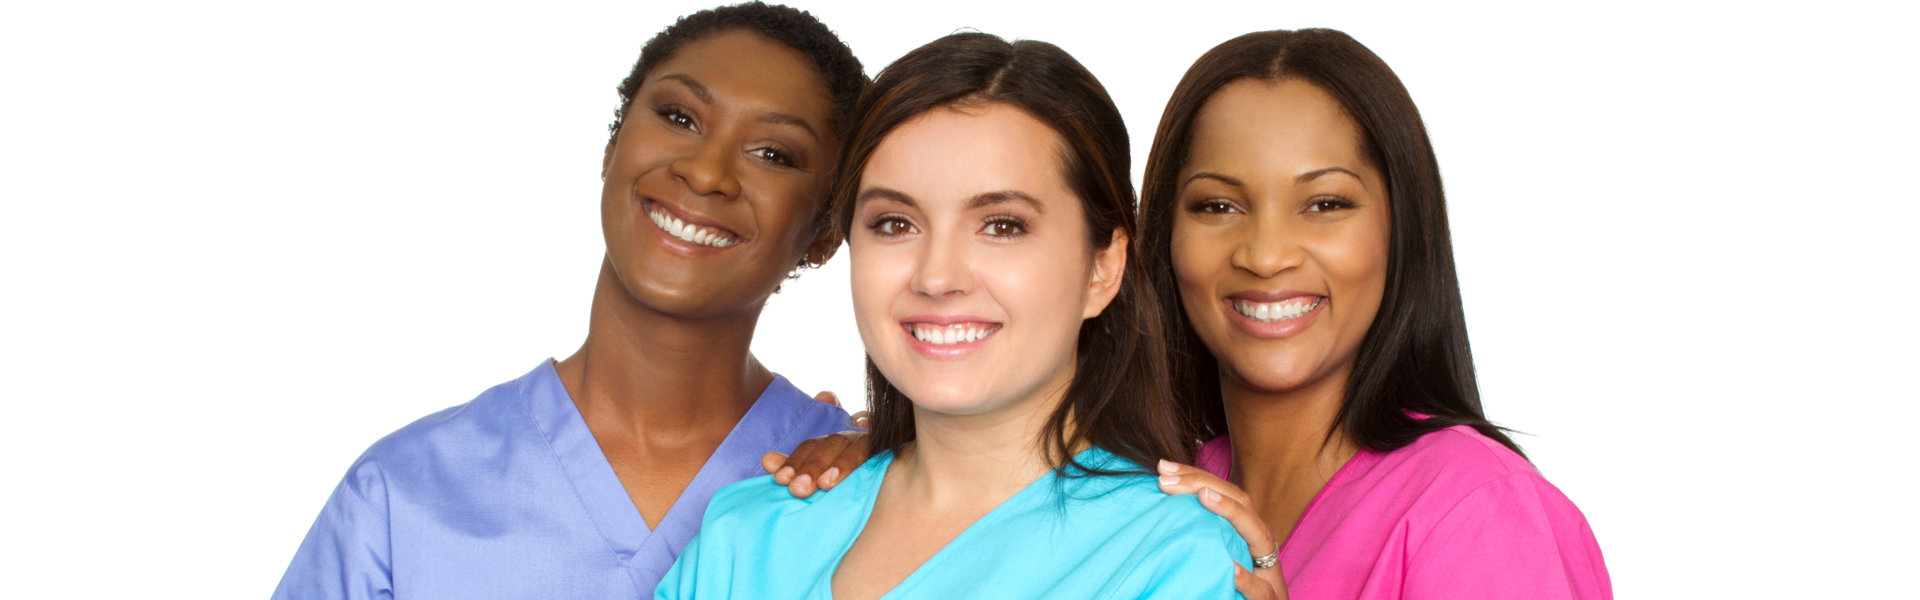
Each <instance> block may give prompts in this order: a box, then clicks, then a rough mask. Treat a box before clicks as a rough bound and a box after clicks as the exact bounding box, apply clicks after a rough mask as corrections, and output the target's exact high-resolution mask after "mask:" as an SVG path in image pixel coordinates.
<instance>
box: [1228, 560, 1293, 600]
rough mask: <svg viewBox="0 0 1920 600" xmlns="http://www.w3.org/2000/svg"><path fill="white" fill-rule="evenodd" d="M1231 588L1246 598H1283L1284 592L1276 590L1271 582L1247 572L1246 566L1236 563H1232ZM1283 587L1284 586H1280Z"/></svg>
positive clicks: (1263, 599) (1259, 599)
mask: <svg viewBox="0 0 1920 600" xmlns="http://www.w3.org/2000/svg"><path fill="white" fill-rule="evenodd" d="M1233 589H1234V591H1237V592H1240V595H1242V596H1246V597H1247V600H1285V599H1286V596H1285V592H1283V591H1277V590H1276V589H1275V588H1274V586H1273V584H1272V583H1268V582H1267V580H1265V579H1261V578H1259V577H1256V576H1254V574H1253V573H1249V572H1247V568H1246V567H1242V566H1240V565H1239V564H1238V563H1235V564H1234V565H1233ZM1281 589H1284V588H1281Z"/></svg>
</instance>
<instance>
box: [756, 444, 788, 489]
mask: <svg viewBox="0 0 1920 600" xmlns="http://www.w3.org/2000/svg"><path fill="white" fill-rule="evenodd" d="M786 464H787V455H785V454H781V453H779V452H768V453H766V454H762V455H760V468H762V469H766V470H767V474H768V475H772V474H773V472H774V471H778V470H780V467H782V466H785V465H786ZM782 485H784V484H782Z"/></svg>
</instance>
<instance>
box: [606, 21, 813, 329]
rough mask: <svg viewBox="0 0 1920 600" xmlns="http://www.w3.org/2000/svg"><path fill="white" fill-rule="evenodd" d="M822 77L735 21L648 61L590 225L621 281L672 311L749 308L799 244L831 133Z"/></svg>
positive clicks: (794, 259)
mask: <svg viewBox="0 0 1920 600" xmlns="http://www.w3.org/2000/svg"><path fill="white" fill-rule="evenodd" d="M830 102H831V101H830V100H829V95H828V90H827V87H826V83H825V82H824V80H822V78H821V77H820V75H819V74H818V73H817V72H816V70H815V69H814V67H813V64H812V62H810V61H809V60H807V58H806V56H805V55H803V54H801V53H800V52H799V51H797V50H794V49H793V48H790V47H787V46H786V45H783V44H781V43H779V42H776V41H773V40H771V39H768V38H766V37H765V36H762V35H759V34H757V33H752V32H749V31H745V30H728V31H722V32H719V33H715V34H712V35H709V36H707V37H704V38H701V39H699V40H695V41H693V42H689V43H688V44H686V45H685V46H683V47H681V48H680V49H679V51H678V52H675V53H674V54H673V56H671V57H669V58H667V59H666V60H664V61H662V62H661V63H660V64H659V65H658V66H656V67H654V68H653V70H652V71H651V72H649V73H648V74H647V79H646V82H645V83H644V84H642V85H641V87H640V90H639V92H638V93H637V94H636V95H635V97H634V101H633V105H632V106H631V107H630V108H629V109H628V112H627V115H626V117H625V119H624V121H623V122H622V124H621V126H620V131H619V133H618V135H617V137H616V139H615V142H614V146H613V147H612V148H611V149H609V151H608V154H607V164H606V168H605V171H604V174H603V175H604V179H605V182H606V183H605V186H604V188H603V189H602V191H601V225H602V228H603V229H604V233H605V235H606V239H607V260H608V261H609V262H610V263H611V264H612V266H613V271H614V273H615V274H616V275H617V276H618V277H619V278H620V281H621V283H622V284H624V285H625V287H626V288H627V290H628V291H629V293H630V294H631V295H632V296H633V297H634V298H636V299H637V300H638V301H639V302H640V303H642V304H645V305H647V306H649V307H652V308H653V309H654V310H658V311H660V312H665V313H669V314H675V315H679V316H684V317H703V316H712V315H721V314H729V313H738V312H752V313H755V314H757V313H758V311H759V309H760V307H761V306H762V305H764V304H765V302H766V299H767V296H768V295H769V294H771V293H772V291H773V289H774V288H775V286H777V285H778V284H779V283H780V281H781V280H782V278H783V277H784V276H785V275H786V274H787V273H788V272H789V271H791V270H792V269H793V268H794V266H795V264H796V263H798V262H799V260H800V257H801V256H802V255H803V254H804V253H806V252H807V251H808V246H809V244H814V245H815V246H817V248H816V251H817V252H821V253H822V254H824V253H825V252H829V251H830V247H831V246H830V245H829V244H828V241H827V240H822V239H816V238H817V236H816V235H815V232H814V231H812V229H811V227H809V224H810V220H811V219H812V217H813V215H814V212H815V210H816V209H817V208H818V206H819V204H820V202H821V200H822V199H823V198H824V197H825V193H826V185H827V183H828V182H827V179H828V178H827V177H826V174H827V173H829V172H831V170H832V167H833V159H834V158H835V157H834V152H835V150H834V149H835V148H836V147H837V140H834V139H832V138H831V137H830V134H831V129H830V128H829V125H828V123H829V107H830Z"/></svg>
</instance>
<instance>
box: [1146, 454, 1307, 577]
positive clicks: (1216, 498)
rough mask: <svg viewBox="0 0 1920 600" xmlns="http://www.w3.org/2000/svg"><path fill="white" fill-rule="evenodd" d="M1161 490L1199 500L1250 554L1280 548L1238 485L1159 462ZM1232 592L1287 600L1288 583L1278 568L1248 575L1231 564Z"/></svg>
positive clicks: (1189, 468) (1249, 498) (1178, 465)
mask: <svg viewBox="0 0 1920 600" xmlns="http://www.w3.org/2000/svg"><path fill="white" fill-rule="evenodd" d="M1160 491H1162V492H1166V493H1167V494H1169V495H1172V494H1194V495H1197V496H1199V497H1200V506H1204V507H1206V509H1207V510H1210V511H1213V514H1216V515H1220V516H1221V517H1223V518H1225V519H1226V520H1227V523H1230V524H1232V525H1233V530H1234V531H1236V532H1239V533H1240V538H1241V539H1244V540H1246V541H1247V548H1248V550H1250V551H1252V552H1260V551H1261V549H1268V550H1278V549H1279V548H1280V545H1279V543H1278V542H1276V541H1274V539H1273V528H1271V527H1267V522H1266V521H1264V520H1261V519H1260V513H1258V512H1255V511H1254V510H1253V498H1251V497H1249V496H1247V492H1246V491H1244V490H1241V489H1240V486H1237V485H1234V484H1231V483H1228V482H1226V481H1225V480H1222V479H1220V478H1219V477H1214V476H1213V474H1212V473H1208V472H1206V471H1203V470H1200V469H1197V468H1194V467H1191V466H1187V465H1183V464H1180V463H1176V462H1172V461H1165V460H1163V461H1160ZM1233 589H1235V590H1237V591H1239V592H1240V595H1242V596H1246V597H1247V600H1286V597H1287V583H1286V582H1285V581H1283V580H1282V579H1281V577H1280V565H1278V564H1275V565H1274V566H1271V567H1267V568H1264V569H1262V568H1255V569H1254V570H1253V571H1252V572H1248V571H1247V569H1246V568H1245V567H1242V566H1240V565H1238V564H1235V565H1233Z"/></svg>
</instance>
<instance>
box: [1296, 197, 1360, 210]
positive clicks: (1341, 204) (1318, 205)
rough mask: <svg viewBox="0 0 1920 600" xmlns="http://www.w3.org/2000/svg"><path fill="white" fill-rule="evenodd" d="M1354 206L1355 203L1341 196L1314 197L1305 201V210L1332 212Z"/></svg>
mask: <svg viewBox="0 0 1920 600" xmlns="http://www.w3.org/2000/svg"><path fill="white" fill-rule="evenodd" d="M1354 206H1356V205H1355V204H1354V203H1353V202H1350V201H1347V200H1345V199H1342V198H1315V199H1314V200H1313V201H1312V202H1309V203H1307V210H1306V212H1319V213H1324V212H1333V211H1336V210H1343V209H1348V208H1353V207H1354Z"/></svg>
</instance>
